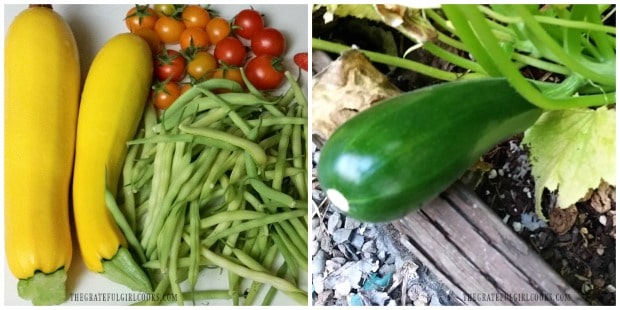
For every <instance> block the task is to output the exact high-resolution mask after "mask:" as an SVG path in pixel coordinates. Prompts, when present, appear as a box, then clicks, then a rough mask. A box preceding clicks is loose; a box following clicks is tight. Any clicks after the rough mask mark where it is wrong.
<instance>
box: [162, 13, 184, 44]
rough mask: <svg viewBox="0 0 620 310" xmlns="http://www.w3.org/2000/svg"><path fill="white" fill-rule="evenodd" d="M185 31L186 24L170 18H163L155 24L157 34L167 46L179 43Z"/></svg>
mask: <svg viewBox="0 0 620 310" xmlns="http://www.w3.org/2000/svg"><path fill="white" fill-rule="evenodd" d="M183 30H185V24H184V23H183V22H182V21H180V20H178V19H175V18H172V17H170V16H162V17H160V18H159V19H158V20H157V22H156V23H155V32H157V35H158V36H159V38H160V39H161V41H162V42H164V43H166V44H177V43H179V37H180V36H181V33H182V32H183Z"/></svg>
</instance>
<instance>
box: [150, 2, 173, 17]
mask: <svg viewBox="0 0 620 310" xmlns="http://www.w3.org/2000/svg"><path fill="white" fill-rule="evenodd" d="M153 9H155V12H157V15H158V16H159V17H162V16H171V15H172V14H174V13H175V12H176V8H175V7H174V4H155V5H153Z"/></svg>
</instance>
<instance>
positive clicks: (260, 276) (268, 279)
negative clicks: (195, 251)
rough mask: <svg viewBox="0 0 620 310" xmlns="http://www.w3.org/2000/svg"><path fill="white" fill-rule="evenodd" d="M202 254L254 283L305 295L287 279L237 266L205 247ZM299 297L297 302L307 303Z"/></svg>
mask: <svg viewBox="0 0 620 310" xmlns="http://www.w3.org/2000/svg"><path fill="white" fill-rule="evenodd" d="M201 253H202V255H203V256H204V257H206V258H207V259H208V260H209V261H211V262H212V263H214V264H215V265H217V266H219V267H220V268H224V269H226V270H230V271H231V272H234V273H236V274H238V275H240V276H243V277H246V278H248V279H251V280H254V281H258V282H262V283H267V284H269V285H272V286H274V287H276V288H277V289H278V290H280V291H282V292H283V293H285V294H288V293H301V294H302V295H305V294H304V292H303V291H301V290H300V289H299V288H297V287H296V286H295V285H293V284H292V283H291V282H289V281H287V280H285V279H282V278H278V277H276V276H272V275H271V274H269V273H265V272H260V271H256V270H252V269H249V268H247V267H244V266H240V265H238V264H235V263H233V262H231V261H230V260H229V259H226V258H224V257H222V256H220V255H217V254H215V253H214V252H212V251H210V250H209V249H208V248H206V247H204V246H203V247H202V249H201ZM299 297H300V296H297V297H296V298H297V299H296V301H297V302H299V303H302V304H305V303H307V298H308V297H307V296H306V297H305V299H303V300H301V299H300V298H299Z"/></svg>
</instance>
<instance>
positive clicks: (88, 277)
mask: <svg viewBox="0 0 620 310" xmlns="http://www.w3.org/2000/svg"><path fill="white" fill-rule="evenodd" d="M53 6H54V10H55V11H56V12H58V13H59V14H61V15H62V16H63V18H64V19H65V20H66V21H67V22H68V23H69V25H70V26H71V28H72V30H73V33H74V36H75V38H76V41H77V44H78V49H79V52H80V65H81V71H82V81H83V80H84V78H85V76H86V73H87V72H88V68H89V66H90V63H91V61H92V59H93V58H94V56H95V54H96V53H97V51H98V50H99V49H100V48H101V47H102V46H103V44H104V43H105V42H106V41H107V40H108V39H110V38H111V37H113V36H114V35H116V34H118V33H121V32H127V28H126V26H125V22H124V21H123V18H124V17H125V14H126V12H127V11H128V10H129V9H130V8H131V7H132V6H133V4H123V5H98V4H96V5H95V4H81V5H61V4H55V5H53ZM26 7H27V5H26V4H19V5H4V33H6V31H7V29H8V27H9V25H10V23H11V21H12V20H13V18H14V17H15V16H16V15H17V14H18V13H19V12H21V11H22V10H24V9H25V8H26ZM211 7H212V8H213V9H214V10H216V11H217V12H218V13H219V15H220V16H222V17H224V18H227V19H230V18H232V17H233V16H234V15H235V13H236V12H238V11H239V10H241V9H244V8H248V7H249V5H240V4H236V5H221V4H220V5H218V4H214V5H211ZM252 7H253V8H254V9H256V10H258V11H260V12H262V13H263V14H264V18H265V25H266V26H268V27H274V28H277V29H279V30H280V31H282V33H283V34H284V36H285V37H286V38H287V51H286V54H285V55H284V57H285V67H286V68H287V69H288V70H290V71H291V72H292V73H293V76H296V75H297V72H298V71H297V67H296V66H295V65H294V63H293V61H292V58H293V55H294V54H296V53H298V52H307V51H309V48H308V42H309V39H308V25H309V21H308V15H309V8H308V5H306V4H300V5H264V4H252ZM41 31H45V30H44V29H42V30H41ZM2 42H4V34H3V38H2ZM2 46H4V44H2ZM42 52H45V51H42ZM302 80H303V84H304V90H306V93H307V85H308V75H307V73H306V72H303V71H302ZM2 235H3V236H4V230H3V233H2ZM3 240H4V238H2V254H3V255H2V262H3V265H4V279H5V281H4V283H3V284H4V304H5V305H31V303H30V301H25V300H22V299H21V298H19V297H18V296H17V280H16V279H15V277H14V276H13V275H12V274H11V273H10V271H9V269H8V266H7V264H6V262H5V261H6V259H5V255H4V253H5V252H4V241H3ZM74 248H75V249H74V258H73V262H72V265H71V268H70V269H69V274H68V281H67V286H68V290H69V291H70V292H72V293H79V294H88V293H93V294H97V293H127V292H130V291H129V290H128V289H127V288H125V287H124V286H122V285H119V284H116V283H114V282H111V281H110V280H108V279H107V278H105V277H104V276H102V275H99V274H95V273H93V272H90V271H88V270H87V269H86V267H85V266H84V264H83V262H82V260H81V259H80V256H79V249H78V247H77V242H76V241H74ZM303 274H304V275H305V276H304V278H302V279H300V280H301V281H304V282H303V284H304V285H303V286H304V288H305V289H307V287H308V285H307V278H306V277H307V273H303ZM199 281H202V282H203V283H208V285H207V286H205V287H204V288H226V287H227V284H226V276H225V274H224V275H220V273H219V272H218V270H213V272H210V273H209V274H202V275H201V280H199ZM136 295H137V294H136ZM257 300H260V296H259V298H258V299H257ZM208 303H209V304H211V305H230V304H231V302H230V301H209V302H208ZM66 304H68V305H78V304H83V305H91V306H101V305H126V304H128V303H127V302H122V301H116V302H112V301H109V302H77V301H71V300H70V301H68V302H67V303H66ZM203 304H204V303H203ZM275 304H278V305H297V304H296V303H295V302H294V301H292V300H290V299H289V298H288V297H286V296H285V295H283V294H281V293H278V295H277V297H276V300H275Z"/></svg>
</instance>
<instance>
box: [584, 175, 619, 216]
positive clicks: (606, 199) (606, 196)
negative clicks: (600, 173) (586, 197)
mask: <svg viewBox="0 0 620 310" xmlns="http://www.w3.org/2000/svg"><path fill="white" fill-rule="evenodd" d="M613 196H615V189H614V188H613V187H612V186H609V184H607V182H602V183H601V186H599V188H598V189H597V190H596V191H594V193H593V194H592V198H591V200H590V206H591V207H592V208H593V209H594V210H595V211H596V212H598V213H599V214H603V213H605V212H607V211H609V210H611V204H612V202H615V197H613Z"/></svg>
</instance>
